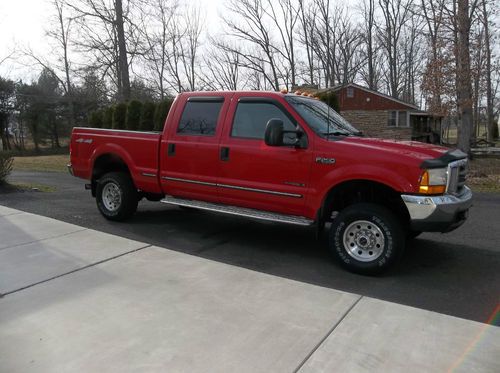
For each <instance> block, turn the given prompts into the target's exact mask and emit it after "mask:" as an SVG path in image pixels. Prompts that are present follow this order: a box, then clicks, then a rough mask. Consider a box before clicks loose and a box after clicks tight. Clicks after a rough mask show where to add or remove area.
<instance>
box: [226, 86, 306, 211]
mask: <svg viewBox="0 0 500 373" xmlns="http://www.w3.org/2000/svg"><path fill="white" fill-rule="evenodd" d="M228 113H232V115H231V116H232V117H230V115H228V118H227V119H226V124H225V127H224V132H223V134H222V139H221V143H220V159H221V160H220V170H219V179H218V186H219V198H220V201H221V202H222V203H225V204H229V205H236V206H242V207H250V208H256V209H260V210H267V211H275V212H280V213H284V214H292V215H302V214H303V213H304V204H305V198H306V196H307V193H308V192H307V191H308V182H309V171H310V168H311V159H312V151H311V150H310V149H308V148H305V149H301V148H297V147H295V146H293V145H289V146H280V147H271V146H267V145H266V144H265V142H264V133H265V128H266V124H267V122H268V121H269V120H270V119H275V118H278V119H281V120H282V121H283V122H284V129H285V130H295V129H296V128H297V122H296V120H295V119H294V118H293V116H291V115H290V114H289V113H288V112H287V111H286V110H285V108H284V105H283V104H282V103H280V102H278V101H276V100H274V99H268V98H259V97H256V96H253V97H242V96H239V97H238V95H235V96H233V100H232V102H231V107H230V109H229V111H228ZM289 136H291V137H294V136H295V135H289ZM294 140H295V139H294V138H288V140H287V141H288V143H289V144H291V143H293V141H294Z"/></svg>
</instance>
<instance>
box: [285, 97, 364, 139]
mask: <svg viewBox="0 0 500 373" xmlns="http://www.w3.org/2000/svg"><path fill="white" fill-rule="evenodd" d="M285 99H286V100H287V101H288V102H289V103H290V104H291V105H292V106H293V108H294V109H295V110H297V112H298V113H299V114H300V116H301V117H302V118H303V119H304V120H305V121H306V123H307V124H308V125H309V126H310V127H311V128H312V129H313V131H314V132H316V133H317V134H318V135H320V136H323V137H326V136H329V135H332V136H340V135H345V136H349V135H359V134H360V133H361V132H360V131H358V130H357V129H356V128H354V127H353V126H352V125H351V124H350V123H349V122H348V121H346V120H345V119H344V118H343V117H341V116H340V115H339V114H338V113H337V112H336V111H335V110H333V109H332V108H331V107H330V106H328V105H327V104H325V103H324V102H322V101H319V100H315V99H313V98H307V97H300V96H286V97H285Z"/></svg>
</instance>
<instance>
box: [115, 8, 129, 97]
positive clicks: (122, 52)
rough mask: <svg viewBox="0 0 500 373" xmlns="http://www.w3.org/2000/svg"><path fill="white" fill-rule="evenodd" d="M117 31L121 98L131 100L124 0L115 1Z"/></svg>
mask: <svg viewBox="0 0 500 373" xmlns="http://www.w3.org/2000/svg"><path fill="white" fill-rule="evenodd" d="M115 12H116V31H117V37H118V55H119V66H120V76H121V83H122V86H121V97H120V99H121V100H122V101H128V100H129V99H130V76H129V71H128V59H127V43H126V41H125V28H124V25H123V6H122V0H115Z"/></svg>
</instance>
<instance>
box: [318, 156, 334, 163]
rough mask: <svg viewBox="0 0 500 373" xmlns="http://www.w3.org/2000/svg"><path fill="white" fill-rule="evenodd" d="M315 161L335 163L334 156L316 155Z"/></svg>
mask: <svg viewBox="0 0 500 373" xmlns="http://www.w3.org/2000/svg"><path fill="white" fill-rule="evenodd" d="M316 163H321V164H335V158H323V157H316Z"/></svg>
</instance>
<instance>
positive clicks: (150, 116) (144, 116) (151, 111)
mask: <svg viewBox="0 0 500 373" xmlns="http://www.w3.org/2000/svg"><path fill="white" fill-rule="evenodd" d="M155 109H156V105H155V104H154V103H153V102H145V103H144V105H142V110H141V120H140V123H139V129H140V130H141V131H153V129H154V127H155V123H154V119H155Z"/></svg>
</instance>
